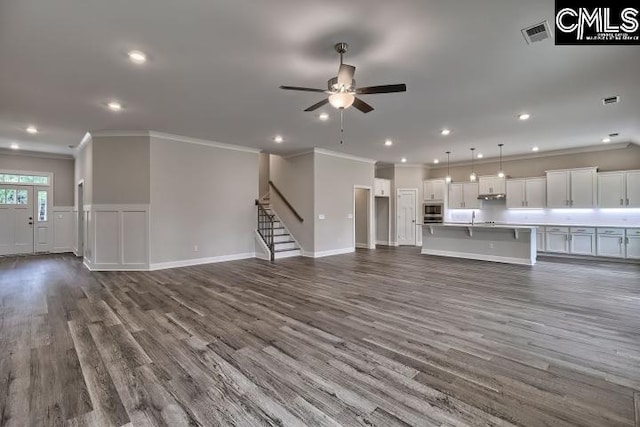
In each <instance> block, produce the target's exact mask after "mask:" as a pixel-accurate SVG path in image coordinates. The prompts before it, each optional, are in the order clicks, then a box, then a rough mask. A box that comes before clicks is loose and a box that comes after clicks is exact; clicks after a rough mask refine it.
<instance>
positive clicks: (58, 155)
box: [0, 148, 73, 160]
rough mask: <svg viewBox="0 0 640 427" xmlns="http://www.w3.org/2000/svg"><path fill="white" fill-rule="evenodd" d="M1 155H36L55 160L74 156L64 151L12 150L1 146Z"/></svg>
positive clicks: (68, 158)
mask: <svg viewBox="0 0 640 427" xmlns="http://www.w3.org/2000/svg"><path fill="white" fill-rule="evenodd" d="M0 155H3V156H15V157H36V158H41V159H55V160H73V156H72V155H69V154H63V153H47V152H41V151H27V150H12V149H9V148H0Z"/></svg>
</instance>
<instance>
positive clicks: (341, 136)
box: [340, 108, 344, 145]
mask: <svg viewBox="0 0 640 427" xmlns="http://www.w3.org/2000/svg"><path fill="white" fill-rule="evenodd" d="M342 144H344V108H343V109H341V110H340V145H342Z"/></svg>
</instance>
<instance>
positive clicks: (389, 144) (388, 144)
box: [384, 139, 393, 147]
mask: <svg viewBox="0 0 640 427" xmlns="http://www.w3.org/2000/svg"><path fill="white" fill-rule="evenodd" d="M384 145H386V146H387V147H391V146H392V145H393V141H392V140H390V139H387V140H386V141H385V142H384Z"/></svg>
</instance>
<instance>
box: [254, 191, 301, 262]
mask: <svg viewBox="0 0 640 427" xmlns="http://www.w3.org/2000/svg"><path fill="white" fill-rule="evenodd" d="M256 206H257V207H258V234H260V237H262V240H263V241H264V243H265V244H266V245H267V247H268V248H269V251H270V252H271V261H274V260H276V259H281V258H289V257H293V256H300V255H302V251H301V250H300V246H299V245H298V242H296V241H295V239H294V238H293V236H292V235H291V233H289V230H287V228H286V227H285V226H284V224H283V223H282V221H280V218H278V216H277V215H276V213H275V212H274V211H273V208H272V207H271V202H270V199H269V193H267V194H266V195H265V196H263V197H262V198H260V200H256Z"/></svg>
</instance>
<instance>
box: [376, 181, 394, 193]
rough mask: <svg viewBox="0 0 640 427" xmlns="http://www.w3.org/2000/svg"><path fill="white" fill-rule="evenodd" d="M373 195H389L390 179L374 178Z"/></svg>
mask: <svg viewBox="0 0 640 427" xmlns="http://www.w3.org/2000/svg"><path fill="white" fill-rule="evenodd" d="M374 195H375V196H376V197H389V196H390V195H391V181H390V180H388V179H382V178H376V179H375V181H374Z"/></svg>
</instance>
